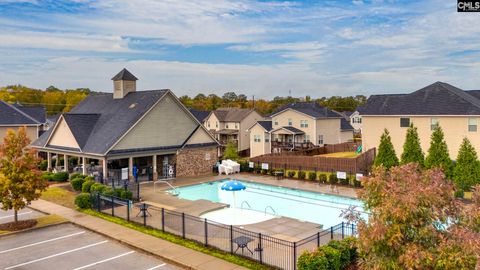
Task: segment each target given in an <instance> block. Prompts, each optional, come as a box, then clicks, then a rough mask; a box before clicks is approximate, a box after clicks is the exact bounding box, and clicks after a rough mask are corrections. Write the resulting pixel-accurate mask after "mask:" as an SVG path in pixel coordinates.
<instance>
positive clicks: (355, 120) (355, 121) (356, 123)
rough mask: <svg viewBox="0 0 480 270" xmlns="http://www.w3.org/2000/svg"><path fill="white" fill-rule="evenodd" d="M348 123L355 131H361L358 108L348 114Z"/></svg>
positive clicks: (360, 118)
mask: <svg viewBox="0 0 480 270" xmlns="http://www.w3.org/2000/svg"><path fill="white" fill-rule="evenodd" d="M349 118H350V125H352V127H353V130H354V132H355V133H362V116H361V115H360V113H359V112H358V110H356V111H354V112H353V113H352V114H351V115H350V116H349Z"/></svg>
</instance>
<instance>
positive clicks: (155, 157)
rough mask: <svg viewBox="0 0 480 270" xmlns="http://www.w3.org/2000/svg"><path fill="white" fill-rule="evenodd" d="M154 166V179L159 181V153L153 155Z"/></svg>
mask: <svg viewBox="0 0 480 270" xmlns="http://www.w3.org/2000/svg"><path fill="white" fill-rule="evenodd" d="M152 166H153V181H157V179H158V172H157V155H153V160H152Z"/></svg>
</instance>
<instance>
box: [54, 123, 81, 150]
mask: <svg viewBox="0 0 480 270" xmlns="http://www.w3.org/2000/svg"><path fill="white" fill-rule="evenodd" d="M48 144H50V145H56V146H63V147H70V148H80V146H79V145H78V143H77V140H75V137H74V136H73V133H72V131H71V130H70V128H69V127H68V125H67V122H65V120H64V119H63V118H61V119H60V122H59V123H58V125H57V127H56V128H55V130H54V132H53V134H52V135H51V137H50V141H49V142H48Z"/></svg>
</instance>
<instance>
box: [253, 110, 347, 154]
mask: <svg viewBox="0 0 480 270" xmlns="http://www.w3.org/2000/svg"><path fill="white" fill-rule="evenodd" d="M249 132H250V157H254V156H258V155H263V154H269V153H272V152H281V151H285V150H288V151H289V150H293V149H295V148H312V147H317V146H323V145H325V144H337V143H342V142H348V141H352V140H353V127H352V126H351V125H350V124H349V121H348V120H346V119H345V117H344V116H343V115H341V114H340V113H338V112H335V111H333V110H330V109H328V108H326V107H323V106H321V105H319V104H318V103H316V102H297V103H291V104H287V105H284V106H282V107H280V108H279V109H278V110H277V111H276V112H274V113H273V114H272V115H271V116H270V120H268V121H258V122H256V123H255V124H254V125H252V126H251V127H250V128H249Z"/></svg>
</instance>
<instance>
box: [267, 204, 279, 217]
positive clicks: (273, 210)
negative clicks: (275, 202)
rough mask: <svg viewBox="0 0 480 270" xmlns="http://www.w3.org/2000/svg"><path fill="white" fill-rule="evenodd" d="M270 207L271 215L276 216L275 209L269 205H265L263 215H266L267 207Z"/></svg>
mask: <svg viewBox="0 0 480 270" xmlns="http://www.w3.org/2000/svg"><path fill="white" fill-rule="evenodd" d="M269 208H270V209H272V212H273V215H274V216H276V215H277V212H275V209H273V207H271V206H270V205H268V206H267V207H265V215H267V209H269Z"/></svg>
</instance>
